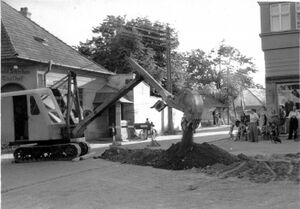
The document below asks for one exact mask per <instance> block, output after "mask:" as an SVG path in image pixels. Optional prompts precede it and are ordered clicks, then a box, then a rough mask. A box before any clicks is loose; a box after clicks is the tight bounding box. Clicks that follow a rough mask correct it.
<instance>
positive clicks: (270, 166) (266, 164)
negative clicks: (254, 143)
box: [200, 154, 300, 184]
mask: <svg viewBox="0 0 300 209" xmlns="http://www.w3.org/2000/svg"><path fill="white" fill-rule="evenodd" d="M200 172H202V173H203V172H204V173H206V174H208V175H212V176H218V177H221V178H229V177H238V178H243V179H248V180H250V181H252V182H256V183H268V182H270V181H283V180H288V181H292V182H295V183H297V184H299V183H300V160H299V154H287V155H281V156H278V155H276V158H274V157H273V156H271V157H267V158H266V157H262V156H255V157H254V158H249V159H247V160H244V161H240V162H235V163H233V164H231V165H224V164H214V165H212V166H207V167H205V168H203V169H201V170H200Z"/></svg>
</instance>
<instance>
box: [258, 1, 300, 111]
mask: <svg viewBox="0 0 300 209" xmlns="http://www.w3.org/2000/svg"><path fill="white" fill-rule="evenodd" d="M259 6H260V14H261V34H260V37H261V42H262V50H263V52H264V57H265V71H266V105H267V109H268V110H271V111H275V112H277V113H278V111H279V107H280V106H281V105H282V106H284V108H285V110H286V112H287V114H288V113H289V112H290V111H291V109H292V107H293V105H296V107H297V109H298V110H300V100H299V99H300V98H299V95H300V85H299V71H300V2H259Z"/></svg>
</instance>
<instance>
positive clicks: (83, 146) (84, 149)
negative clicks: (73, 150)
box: [78, 141, 91, 156]
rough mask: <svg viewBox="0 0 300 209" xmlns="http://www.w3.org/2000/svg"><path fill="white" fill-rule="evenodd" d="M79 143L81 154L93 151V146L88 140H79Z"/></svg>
mask: <svg viewBox="0 0 300 209" xmlns="http://www.w3.org/2000/svg"><path fill="white" fill-rule="evenodd" d="M78 145H79V146H80V148H81V153H80V156H83V155H86V154H88V153H89V152H90V151H91V146H90V145H89V143H87V142H84V141H81V142H78Z"/></svg>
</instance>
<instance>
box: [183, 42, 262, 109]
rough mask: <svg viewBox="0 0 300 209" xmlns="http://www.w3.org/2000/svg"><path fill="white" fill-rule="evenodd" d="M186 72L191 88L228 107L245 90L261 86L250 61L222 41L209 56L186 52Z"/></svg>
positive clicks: (197, 52)
mask: <svg viewBox="0 0 300 209" xmlns="http://www.w3.org/2000/svg"><path fill="white" fill-rule="evenodd" d="M186 60H187V63H188V64H187V72H188V74H189V75H190V79H191V82H192V84H190V85H193V86H194V87H196V88H198V89H199V90H201V91H202V92H204V93H206V94H210V95H213V96H214V97H216V98H217V99H219V100H220V101H222V102H224V103H227V104H229V103H230V102H232V100H234V99H235V98H236V97H237V96H238V94H239V92H240V91H241V90H242V89H245V88H252V87H260V86H259V85H257V84H255V83H254V81H253V79H252V77H251V76H250V75H251V73H255V72H256V71H257V69H256V66H255V64H254V63H253V61H252V58H250V57H247V56H245V55H243V54H242V53H241V52H240V51H239V50H238V49H236V48H234V47H232V46H229V45H226V44H224V42H221V44H220V45H219V47H218V48H217V49H213V50H211V51H210V52H209V53H205V52H204V51H202V50H200V49H197V50H193V51H191V52H190V53H186Z"/></svg>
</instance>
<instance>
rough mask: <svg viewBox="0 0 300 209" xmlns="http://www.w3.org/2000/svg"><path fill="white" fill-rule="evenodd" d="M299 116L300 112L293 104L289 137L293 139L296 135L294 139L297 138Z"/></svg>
mask: <svg viewBox="0 0 300 209" xmlns="http://www.w3.org/2000/svg"><path fill="white" fill-rule="evenodd" d="M298 117H299V113H298V112H297V110H296V106H295V105H294V106H293V110H291V111H290V113H289V116H288V118H289V119H290V125H289V138H288V139H292V137H293V135H294V139H296V138H297V129H298Z"/></svg>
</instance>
